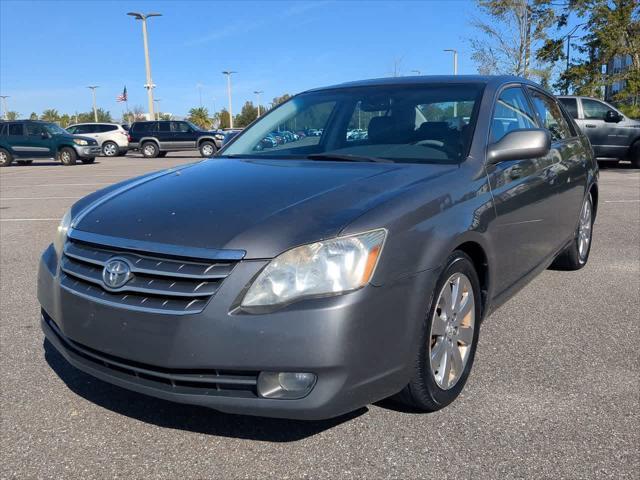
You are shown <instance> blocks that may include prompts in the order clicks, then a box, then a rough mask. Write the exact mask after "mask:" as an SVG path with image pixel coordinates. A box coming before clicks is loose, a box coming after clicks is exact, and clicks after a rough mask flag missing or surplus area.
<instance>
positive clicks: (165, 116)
mask: <svg viewBox="0 0 640 480" xmlns="http://www.w3.org/2000/svg"><path fill="white" fill-rule="evenodd" d="M158 117H159V118H160V120H171V114H170V113H160V114H158Z"/></svg>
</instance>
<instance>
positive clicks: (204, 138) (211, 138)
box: [196, 137, 217, 150]
mask: <svg viewBox="0 0 640 480" xmlns="http://www.w3.org/2000/svg"><path fill="white" fill-rule="evenodd" d="M202 142H211V143H213V146H214V147H215V146H216V141H215V139H214V138H213V137H200V138H198V142H197V143H196V145H197V146H198V147H200V145H201V144H202ZM216 150H217V147H216Z"/></svg>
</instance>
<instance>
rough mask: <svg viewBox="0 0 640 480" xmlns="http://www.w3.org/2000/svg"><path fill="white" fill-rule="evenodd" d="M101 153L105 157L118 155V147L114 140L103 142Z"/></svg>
mask: <svg viewBox="0 0 640 480" xmlns="http://www.w3.org/2000/svg"><path fill="white" fill-rule="evenodd" d="M102 155H104V156H105V157H117V156H118V155H120V147H119V146H118V144H117V143H116V142H104V143H103V144H102Z"/></svg>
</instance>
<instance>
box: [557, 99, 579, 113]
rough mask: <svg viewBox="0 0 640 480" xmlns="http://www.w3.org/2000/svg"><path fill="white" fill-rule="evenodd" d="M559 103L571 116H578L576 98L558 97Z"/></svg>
mask: <svg viewBox="0 0 640 480" xmlns="http://www.w3.org/2000/svg"><path fill="white" fill-rule="evenodd" d="M558 100H560V103H561V104H562V106H563V107H564V108H565V110H566V111H567V112H568V113H569V115H571V116H572V117H573V118H578V100H576V99H575V98H559V99H558Z"/></svg>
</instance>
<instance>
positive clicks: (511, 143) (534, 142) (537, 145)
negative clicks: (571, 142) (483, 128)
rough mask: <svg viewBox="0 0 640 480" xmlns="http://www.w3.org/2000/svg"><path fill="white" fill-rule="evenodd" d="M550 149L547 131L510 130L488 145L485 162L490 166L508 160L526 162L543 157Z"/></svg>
mask: <svg viewBox="0 0 640 480" xmlns="http://www.w3.org/2000/svg"><path fill="white" fill-rule="evenodd" d="M550 149H551V134H550V133H549V131H548V130H546V129H542V128H536V129H531V130H512V131H510V132H508V133H507V134H505V136H504V137H502V138H501V139H500V140H498V141H497V142H495V143H492V144H491V145H489V148H488V150H487V162H488V163H490V164H494V163H500V162H506V161H509V160H527V159H531V158H539V157H544V156H545V155H547V154H548V153H549V150H550Z"/></svg>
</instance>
